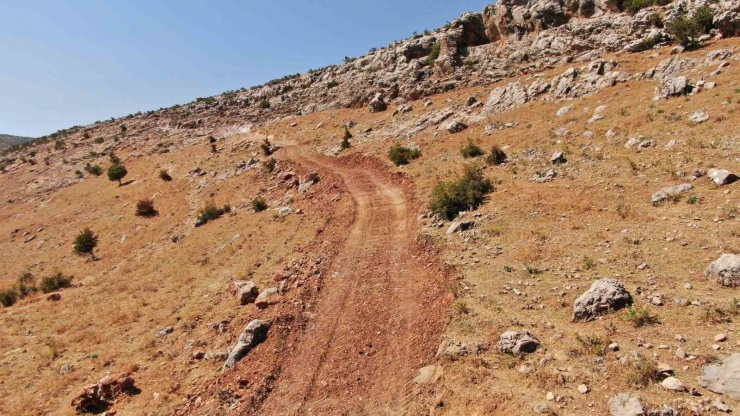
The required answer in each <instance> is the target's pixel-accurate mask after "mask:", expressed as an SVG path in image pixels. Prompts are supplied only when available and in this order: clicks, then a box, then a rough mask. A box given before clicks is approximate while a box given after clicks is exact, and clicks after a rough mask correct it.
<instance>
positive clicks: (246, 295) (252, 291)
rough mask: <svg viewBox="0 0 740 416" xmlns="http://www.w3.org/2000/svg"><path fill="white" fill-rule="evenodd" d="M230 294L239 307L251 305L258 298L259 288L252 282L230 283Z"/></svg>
mask: <svg viewBox="0 0 740 416" xmlns="http://www.w3.org/2000/svg"><path fill="white" fill-rule="evenodd" d="M231 293H232V294H233V295H234V297H236V299H237V300H238V301H239V304H240V305H248V304H250V303H253V302H254V300H255V299H257V296H259V288H258V287H257V285H256V284H254V282H252V281H248V280H240V281H237V282H234V283H232V285H231Z"/></svg>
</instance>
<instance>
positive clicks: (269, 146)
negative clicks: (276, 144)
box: [260, 138, 273, 156]
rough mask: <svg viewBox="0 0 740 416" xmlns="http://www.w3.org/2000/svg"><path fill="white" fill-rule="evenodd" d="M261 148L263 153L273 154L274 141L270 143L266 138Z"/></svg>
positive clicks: (266, 154)
mask: <svg viewBox="0 0 740 416" xmlns="http://www.w3.org/2000/svg"><path fill="white" fill-rule="evenodd" d="M260 149H262V153H264V155H265V156H270V155H272V153H273V152H272V143H270V140H268V139H267V138H265V140H263V141H262V144H260Z"/></svg>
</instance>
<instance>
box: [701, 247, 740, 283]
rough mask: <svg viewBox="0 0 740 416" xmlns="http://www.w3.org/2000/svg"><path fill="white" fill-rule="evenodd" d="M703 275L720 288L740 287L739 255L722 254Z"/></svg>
mask: <svg viewBox="0 0 740 416" xmlns="http://www.w3.org/2000/svg"><path fill="white" fill-rule="evenodd" d="M704 274H705V275H706V276H707V278H709V279H713V280H716V281H717V282H718V283H719V284H721V285H722V286H728V287H737V286H740V255H737V254H723V255H722V256H721V257H720V258H718V259H717V260H715V261H714V263H712V264H711V265H709V267H708V268H707V270H706V272H704Z"/></svg>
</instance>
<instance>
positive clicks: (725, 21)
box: [714, 0, 740, 38]
mask: <svg viewBox="0 0 740 416" xmlns="http://www.w3.org/2000/svg"><path fill="white" fill-rule="evenodd" d="M714 27H716V28H717V29H719V31H720V32H722V36H724V37H726V38H729V37H732V36H740V1H737V0H735V1H728V2H725V3H724V6H723V7H722V9H721V10H720V11H719V13H717V14H716V15H715V16H714Z"/></svg>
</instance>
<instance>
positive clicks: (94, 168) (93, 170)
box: [85, 163, 103, 176]
mask: <svg viewBox="0 0 740 416" xmlns="http://www.w3.org/2000/svg"><path fill="white" fill-rule="evenodd" d="M85 171H86V172H87V173H89V174H91V175H94V176H100V175H102V174H103V168H101V167H100V166H99V165H91V164H89V163H88V164H86V165H85Z"/></svg>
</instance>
